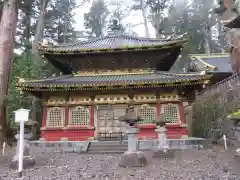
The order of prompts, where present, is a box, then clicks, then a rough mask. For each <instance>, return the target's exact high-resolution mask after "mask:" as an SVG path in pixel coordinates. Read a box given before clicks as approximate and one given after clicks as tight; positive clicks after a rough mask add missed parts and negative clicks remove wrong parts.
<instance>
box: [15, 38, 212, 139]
mask: <svg viewBox="0 0 240 180" xmlns="http://www.w3.org/2000/svg"><path fill="white" fill-rule="evenodd" d="M184 43H186V40H184V39H183V38H182V37H176V38H171V39H170V38H169V39H150V38H139V37H131V36H126V35H120V34H114V33H112V34H108V35H107V36H104V37H99V38H95V39H91V40H89V41H85V42H79V43H75V44H71V45H57V46H54V45H41V46H40V47H39V52H40V54H41V55H43V56H44V57H45V58H46V59H47V60H48V61H49V62H50V63H52V64H53V65H54V66H55V67H56V68H58V69H59V70H60V71H61V72H62V74H63V75H61V76H58V77H50V78H46V79H41V80H21V81H19V82H18V84H17V86H18V87H19V88H20V89H21V90H22V91H24V92H28V93H31V94H33V95H34V96H36V97H38V98H41V99H42V101H43V102H44V113H43V120H42V128H41V132H42V133H41V136H42V138H45V139H46V140H48V141H59V140H61V139H68V140H70V141H81V140H88V139H96V140H113V139H114V138H121V137H122V136H123V134H124V133H125V130H126V126H125V124H122V123H121V122H119V121H118V118H119V117H120V116H123V115H125V111H126V107H127V106H128V104H129V103H134V106H135V110H136V113H137V114H138V115H139V116H140V118H141V119H143V121H142V122H141V123H140V124H139V127H140V132H139V134H138V136H139V138H142V139H145V138H156V133H155V128H156V120H159V119H160V118H161V116H160V115H161V114H162V113H164V115H165V117H166V119H167V120H168V121H169V123H168V124H167V125H166V127H167V135H168V138H182V137H186V136H188V131H187V125H186V123H185V118H184V106H185V104H187V103H191V102H192V101H193V100H194V97H195V93H196V91H198V90H201V89H202V88H203V87H204V85H205V84H207V83H208V82H209V79H210V77H211V76H210V75H207V74H205V73H204V72H201V73H199V72H190V73H171V72H169V70H170V68H171V67H172V65H173V64H174V63H175V61H176V59H177V58H178V56H179V54H180V53H181V50H182V48H183V45H184Z"/></svg>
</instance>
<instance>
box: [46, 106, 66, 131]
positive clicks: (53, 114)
mask: <svg viewBox="0 0 240 180" xmlns="http://www.w3.org/2000/svg"><path fill="white" fill-rule="evenodd" d="M64 122H65V108H63V107H51V108H48V111H47V127H63V126H64Z"/></svg>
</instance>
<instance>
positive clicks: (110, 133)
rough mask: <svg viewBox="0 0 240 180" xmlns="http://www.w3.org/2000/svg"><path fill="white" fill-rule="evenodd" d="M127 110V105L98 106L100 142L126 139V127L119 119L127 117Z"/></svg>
mask: <svg viewBox="0 0 240 180" xmlns="http://www.w3.org/2000/svg"><path fill="white" fill-rule="evenodd" d="M126 108H127V105H125V104H118V105H115V104H114V105H111V104H109V105H99V106H98V110H97V120H98V140H102V141H122V140H123V139H125V132H126V131H125V129H126V126H125V124H124V123H123V122H120V121H119V120H118V118H119V117H121V116H124V115H125V112H126Z"/></svg>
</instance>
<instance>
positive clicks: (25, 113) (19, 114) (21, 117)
mask: <svg viewBox="0 0 240 180" xmlns="http://www.w3.org/2000/svg"><path fill="white" fill-rule="evenodd" d="M29 111H30V110H28V109H23V108H21V109H18V110H16V111H14V113H15V122H21V121H24V122H25V121H28V117H29Z"/></svg>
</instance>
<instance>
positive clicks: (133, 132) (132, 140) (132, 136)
mask: <svg viewBox="0 0 240 180" xmlns="http://www.w3.org/2000/svg"><path fill="white" fill-rule="evenodd" d="M137 133H138V128H136V127H131V126H130V127H129V129H128V131H127V134H128V152H135V151H137V145H138V139H137Z"/></svg>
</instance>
